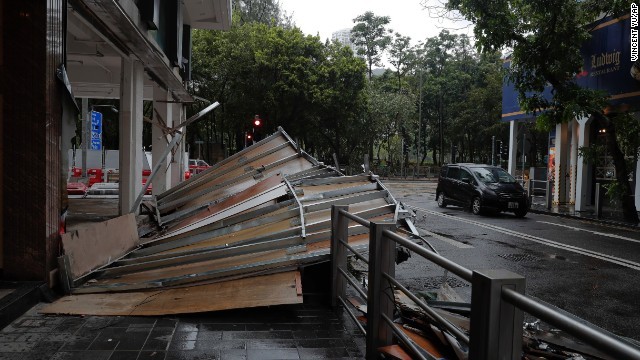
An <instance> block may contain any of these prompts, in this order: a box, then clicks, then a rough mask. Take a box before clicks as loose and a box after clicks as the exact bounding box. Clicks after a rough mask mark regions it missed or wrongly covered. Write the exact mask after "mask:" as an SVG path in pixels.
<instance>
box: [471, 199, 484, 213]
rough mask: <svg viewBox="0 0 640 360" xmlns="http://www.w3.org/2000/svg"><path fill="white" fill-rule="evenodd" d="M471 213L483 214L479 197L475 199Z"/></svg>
mask: <svg viewBox="0 0 640 360" xmlns="http://www.w3.org/2000/svg"><path fill="white" fill-rule="evenodd" d="M471 212H473V214H474V215H480V213H482V202H481V201H480V198H479V197H477V196H476V197H474V198H473V201H472V202H471Z"/></svg>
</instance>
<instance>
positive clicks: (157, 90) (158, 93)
mask: <svg viewBox="0 0 640 360" xmlns="http://www.w3.org/2000/svg"><path fill="white" fill-rule="evenodd" d="M169 100H171V94H170V93H169V92H168V91H167V90H166V89H163V88H161V87H160V86H157V85H156V86H154V87H153V125H152V127H151V137H152V143H151V144H152V146H151V153H152V155H153V156H152V158H153V164H151V168H152V169H154V168H155V167H156V165H157V164H158V163H162V166H161V167H160V168H159V170H158V172H157V173H156V175H155V177H154V178H153V190H152V191H153V194H154V195H158V194H162V193H163V192H165V191H167V189H168V188H170V187H171V186H170V185H169V184H170V182H171V179H170V176H169V175H170V174H171V172H170V170H169V171H168V170H167V159H169V161H170V159H171V154H169V155H168V156H166V157H164V158H163V157H162V154H163V153H164V152H165V150H166V149H167V145H169V142H170V141H171V136H167V135H165V134H164V132H163V131H162V130H163V129H164V128H165V127H172V126H173V111H172V107H173V106H172V105H173V104H172V103H170V102H168V101H169ZM169 166H171V164H169Z"/></svg>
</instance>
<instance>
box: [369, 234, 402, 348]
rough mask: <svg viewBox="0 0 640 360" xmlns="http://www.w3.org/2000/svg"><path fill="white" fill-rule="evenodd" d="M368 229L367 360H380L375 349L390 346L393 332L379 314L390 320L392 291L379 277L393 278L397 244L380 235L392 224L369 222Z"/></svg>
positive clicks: (386, 282) (391, 316)
mask: <svg viewBox="0 0 640 360" xmlns="http://www.w3.org/2000/svg"><path fill="white" fill-rule="evenodd" d="M370 224H371V227H370V228H369V289H368V292H367V353H366V358H367V360H374V359H378V358H379V354H378V348H379V347H381V346H387V345H391V344H392V340H393V330H391V328H390V327H389V325H388V324H387V323H386V322H385V321H384V320H383V319H382V317H381V314H385V315H387V316H388V317H389V318H390V319H393V304H394V298H393V288H392V287H391V284H389V282H388V281H386V280H384V278H383V276H382V274H383V273H387V274H388V275H389V276H391V277H394V276H395V269H396V268H395V259H396V243H395V242H394V241H393V240H391V239H389V238H387V237H386V236H383V235H382V232H383V231H385V230H393V229H395V223H388V222H380V221H378V222H373V221H372V222H371V223H370Z"/></svg>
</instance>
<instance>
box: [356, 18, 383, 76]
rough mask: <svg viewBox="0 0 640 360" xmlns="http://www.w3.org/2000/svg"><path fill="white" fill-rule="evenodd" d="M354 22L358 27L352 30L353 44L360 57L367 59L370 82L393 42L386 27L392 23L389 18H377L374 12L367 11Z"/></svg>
mask: <svg viewBox="0 0 640 360" xmlns="http://www.w3.org/2000/svg"><path fill="white" fill-rule="evenodd" d="M353 22H354V23H356V25H355V26H354V27H353V29H351V36H352V38H353V43H354V45H356V48H357V49H358V50H357V52H358V55H362V56H364V57H365V59H366V61H367V65H368V70H369V80H371V75H372V68H373V65H376V66H380V65H381V62H380V61H381V60H382V53H383V52H384V50H385V49H386V48H387V46H389V43H390V42H391V36H389V35H388V34H389V33H391V30H388V29H387V28H386V27H385V26H386V25H387V24H389V22H391V18H390V17H388V16H376V15H375V14H374V13H373V12H371V11H367V12H365V13H364V14H362V15H359V16H358V17H356V18H355V19H353Z"/></svg>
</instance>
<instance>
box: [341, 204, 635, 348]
mask: <svg viewBox="0 0 640 360" xmlns="http://www.w3.org/2000/svg"><path fill="white" fill-rule="evenodd" d="M331 218H332V221H333V222H332V239H331V244H332V246H331V251H332V265H331V269H332V270H331V271H332V279H333V281H334V282H333V287H332V299H331V302H332V305H333V306H334V307H335V306H337V304H338V302H340V303H341V304H343V305H344V307H345V309H346V310H348V312H349V314H350V316H351V317H352V318H353V319H354V321H356V323H357V324H358V325H359V327H361V326H360V324H359V323H358V322H357V318H356V317H355V316H353V314H352V312H351V311H350V310H349V308H348V306H347V304H346V302H345V301H344V300H343V297H344V296H345V295H344V294H345V291H344V289H343V286H344V285H343V284H344V280H340V278H341V277H342V276H340V275H343V276H345V279H346V280H347V281H349V277H348V276H346V273H345V262H346V255H345V249H349V250H351V249H350V247H349V246H348V244H347V243H346V242H345V241H343V240H342V239H343V238H344V237H345V236H344V231H345V227H347V226H348V223H349V220H353V221H356V222H358V223H359V224H361V225H363V226H366V225H367V221H366V220H365V219H362V218H359V217H358V216H355V215H353V214H351V213H349V212H348V208H347V207H345V206H336V205H334V206H333V207H332V216H331ZM394 225H395V224H389V223H386V222H371V223H369V231H370V241H369V262H368V265H369V291H368V295H367V331H366V332H365V335H366V340H367V346H366V348H367V353H366V358H367V359H378V357H379V354H378V348H379V347H381V346H386V345H391V343H392V339H391V338H390V334H391V333H394V334H395V335H396V336H397V337H398V338H399V339H400V340H401V341H402V342H403V343H404V344H405V345H406V346H407V347H408V348H409V349H410V350H411V351H412V352H413V354H414V356H416V357H418V358H420V359H424V358H425V357H424V355H423V354H422V353H421V352H420V351H419V349H418V348H417V347H416V346H415V344H414V343H413V342H412V341H411V340H410V339H409V338H408V337H406V336H405V335H404V334H403V333H402V332H401V331H399V330H398V329H397V327H396V326H395V325H394V323H393V321H392V317H393V303H391V304H390V302H391V301H390V299H392V297H390V296H393V292H392V291H391V289H392V286H396V287H397V288H398V289H399V290H400V291H402V292H403V293H405V294H406V295H407V296H408V297H409V298H411V299H412V300H413V301H414V302H415V303H416V304H417V305H418V306H419V307H420V308H422V309H423V310H424V311H425V312H427V314H429V316H431V317H432V318H433V320H434V321H435V324H434V325H435V326H438V327H440V328H441V329H443V330H446V331H448V332H449V333H450V334H452V335H453V337H454V338H455V339H456V340H457V341H459V342H461V343H464V344H468V345H469V354H468V358H469V359H474V360H476V359H479V360H485V359H486V360H498V359H515V358H519V357H520V354H521V352H522V334H523V330H522V324H523V316H524V312H523V311H527V312H528V313H530V314H531V315H534V316H536V317H538V318H540V319H542V320H544V321H546V322H548V323H550V324H552V325H554V326H555V327H557V328H559V329H561V330H564V331H566V332H568V333H570V334H571V335H573V336H575V337H577V338H578V339H580V340H583V341H585V342H587V343H589V344H591V345H592V346H594V347H596V348H597V349H599V350H601V351H602V352H604V353H608V354H611V355H613V356H615V358H616V359H639V358H640V348H636V347H634V346H632V345H631V344H628V343H626V342H624V341H621V340H620V339H618V338H616V337H615V336H613V335H610V334H608V333H605V332H602V331H601V330H599V329H597V328H595V327H593V326H590V325H589V324H585V323H583V322H580V321H578V320H576V319H574V318H572V317H570V316H567V315H565V314H562V313H561V312H559V311H557V310H555V309H553V308H551V307H549V306H546V305H544V304H541V303H540V302H538V301H536V300H535V299H533V298H531V297H529V296H526V295H525V294H524V288H525V279H524V278H523V277H522V276H520V275H517V274H514V273H511V272H509V271H506V270H476V271H471V270H469V269H466V268H464V267H462V266H460V265H458V264H456V263H454V262H452V261H450V260H448V259H446V258H444V257H442V256H441V255H439V254H437V253H435V252H432V251H429V250H427V249H425V248H424V247H421V246H419V245H417V244H415V243H413V242H411V241H409V240H407V239H405V238H403V237H401V236H399V235H398V234H396V233H395V232H393V231H391V230H392V229H393V227H394ZM396 243H397V244H399V245H402V246H404V247H406V248H408V249H410V250H412V251H413V252H415V253H417V254H419V255H421V256H423V257H425V258H426V259H428V260H429V261H431V262H433V263H435V264H437V265H439V266H441V267H443V268H445V269H446V270H448V271H451V272H452V273H454V274H456V275H457V276H459V277H460V278H462V279H464V280H466V281H469V282H471V283H472V288H471V290H472V303H471V324H472V326H471V336H470V337H467V336H466V335H465V334H464V333H463V332H462V331H461V330H460V329H458V328H457V327H456V326H455V325H454V324H452V323H450V322H449V321H447V320H446V319H444V318H443V317H442V316H440V315H439V314H438V313H437V312H435V311H434V310H433V309H431V308H430V307H429V306H428V305H427V304H425V303H424V302H422V301H420V300H419V299H418V298H417V297H416V296H415V295H413V294H411V293H410V292H409V291H408V290H407V289H406V288H405V287H404V286H402V285H401V284H400V283H399V282H398V281H397V280H395V278H394V277H393V273H394V269H395V264H394V260H395V251H393V250H394V247H395V244H396ZM383 280H384V281H383ZM383 283H387V284H388V285H387V286H385V285H383ZM352 285H355V284H353V283H352ZM363 332H364V331H363ZM449 333H446V332H445V333H443V334H444V335H445V336H447V337H449V336H450V334H449Z"/></svg>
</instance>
